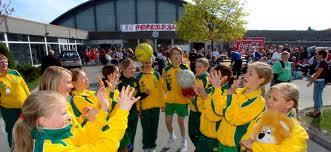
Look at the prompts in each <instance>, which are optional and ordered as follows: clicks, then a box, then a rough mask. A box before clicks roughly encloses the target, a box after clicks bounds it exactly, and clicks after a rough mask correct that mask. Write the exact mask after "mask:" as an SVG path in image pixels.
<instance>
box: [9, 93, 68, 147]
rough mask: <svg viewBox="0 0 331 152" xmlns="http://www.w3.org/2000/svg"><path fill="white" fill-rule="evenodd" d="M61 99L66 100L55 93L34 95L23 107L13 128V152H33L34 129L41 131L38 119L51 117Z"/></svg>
mask: <svg viewBox="0 0 331 152" xmlns="http://www.w3.org/2000/svg"><path fill="white" fill-rule="evenodd" d="M61 99H63V100H65V98H64V97H63V96H62V95H61V94H59V93H56V92H54V91H37V92H35V93H32V94H31V95H30V96H29V97H28V98H27V99H26V100H25V102H24V104H23V106H22V114H21V116H20V118H19V119H18V120H17V121H16V123H15V125H14V128H13V141H14V142H13V143H14V144H13V148H12V149H13V152H32V151H33V147H34V146H33V137H32V131H33V129H39V125H38V124H37V121H38V118H40V117H43V116H49V115H50V114H52V112H53V111H54V107H55V106H56V105H58V104H59V103H60V101H61Z"/></svg>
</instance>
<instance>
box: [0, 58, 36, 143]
mask: <svg viewBox="0 0 331 152" xmlns="http://www.w3.org/2000/svg"><path fill="white" fill-rule="evenodd" d="M29 94H30V90H29V88H28V86H27V85H26V83H25V81H24V79H23V77H22V76H21V75H20V74H19V73H18V72H17V71H16V70H13V69H9V68H8V59H7V57H6V56H5V55H3V54H0V112H1V115H2V118H3V120H4V121H5V128H6V132H7V136H8V137H7V138H8V143H9V146H10V147H11V146H12V134H11V132H12V130H13V127H14V124H15V121H16V120H17V119H18V117H19V115H20V113H21V109H20V108H21V106H22V104H23V103H24V100H25V99H26V98H27V97H28V95H29Z"/></svg>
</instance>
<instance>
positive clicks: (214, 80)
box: [208, 70, 222, 88]
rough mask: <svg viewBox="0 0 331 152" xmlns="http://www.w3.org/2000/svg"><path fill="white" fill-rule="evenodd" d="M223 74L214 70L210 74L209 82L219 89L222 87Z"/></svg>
mask: <svg viewBox="0 0 331 152" xmlns="http://www.w3.org/2000/svg"><path fill="white" fill-rule="evenodd" d="M221 78H222V74H221V72H220V71H217V70H213V71H212V72H210V73H209V76H208V79H209V82H210V83H211V84H212V85H213V86H214V87H215V88H219V87H221V86H222V81H221Z"/></svg>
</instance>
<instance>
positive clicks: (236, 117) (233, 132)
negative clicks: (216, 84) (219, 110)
mask: <svg viewBox="0 0 331 152" xmlns="http://www.w3.org/2000/svg"><path fill="white" fill-rule="evenodd" d="M245 90H246V88H241V89H237V90H236V91H235V93H233V94H232V95H227V97H226V108H225V109H224V110H223V116H224V117H223V120H222V121H221V124H220V127H219V128H218V131H217V139H218V141H219V142H220V144H219V148H218V150H219V152H223V151H239V150H240V145H239V141H240V139H241V138H242V136H243V135H244V134H245V133H246V132H247V128H248V126H249V124H250V122H251V121H253V120H254V119H255V118H256V117H257V116H259V114H260V113H261V112H263V111H264V108H265V100H264V98H263V96H262V91H261V89H258V90H255V91H253V92H250V93H244V91H245Z"/></svg>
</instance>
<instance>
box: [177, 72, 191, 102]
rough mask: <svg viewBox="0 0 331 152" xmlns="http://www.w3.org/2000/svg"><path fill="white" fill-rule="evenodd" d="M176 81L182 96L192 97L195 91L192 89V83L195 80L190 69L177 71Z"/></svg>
mask: <svg viewBox="0 0 331 152" xmlns="http://www.w3.org/2000/svg"><path fill="white" fill-rule="evenodd" d="M176 76H177V82H178V85H179V86H180V87H181V91H182V94H183V96H184V97H186V98H189V99H191V98H193V97H194V95H195V93H194V90H193V85H194V81H195V76H194V74H193V72H192V71H190V70H181V71H179V72H178V73H177V75H176Z"/></svg>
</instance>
